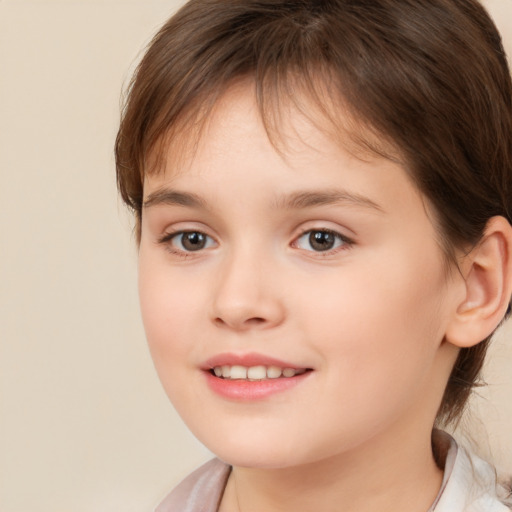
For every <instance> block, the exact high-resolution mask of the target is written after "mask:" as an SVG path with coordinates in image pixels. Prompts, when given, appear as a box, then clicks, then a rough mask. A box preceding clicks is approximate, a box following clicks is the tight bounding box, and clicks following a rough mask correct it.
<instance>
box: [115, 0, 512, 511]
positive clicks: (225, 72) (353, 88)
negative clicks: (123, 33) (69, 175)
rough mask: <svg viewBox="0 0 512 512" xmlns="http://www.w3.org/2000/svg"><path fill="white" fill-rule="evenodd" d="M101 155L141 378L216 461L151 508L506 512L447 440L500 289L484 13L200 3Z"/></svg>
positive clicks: (499, 310)
mask: <svg viewBox="0 0 512 512" xmlns="http://www.w3.org/2000/svg"><path fill="white" fill-rule="evenodd" d="M116 159H117V173H118V183H119V189H120V192H121V195H122V197H123V199H124V200H125V202H126V203H127V204H128V205H129V206H130V207H131V208H132V209H133V210H134V212H135V216H136V221H137V224H136V229H137V234H138V243H139V286H140V299H141V307H142V316H143V321H144V325H145V329H146V334H147V338H148V342H149V346H150V349H151V353H152V356H153V359H154V362H155V366H156V369H157V371H158V373H159V376H160V379H161V381H162V383H163V386H164V388H165V390H166V392H167V394H168V395H169V398H170V399H171V401H172V402H173V404H174V406H175V407H176V409H177V410H178V412H179V413H180V415H181V416H182V417H183V419H184V421H185V422H186V423H187V425H188V426H189V428H190V429H191V430H192V432H193V433H194V434H195V435H196V436H197V437H198V438H199V439H200V440H201V441H202V442H203V443H204V444H205V445H206V446H207V447H208V448H209V449H210V450H212V451H213V452H214V453H215V454H216V455H217V456H218V459H215V460H214V461H211V462H210V463H208V464H206V465H205V466H203V467H202V468H200V469H199V470H198V471H196V472H195V473H193V474H192V475H190V476H189V477H188V478H187V479H186V480H185V481H184V482H183V483H182V484H180V486H179V487H178V488H177V489H176V490H175V491H174V492H172V493H171V494H170V495H169V496H168V497H167V498H166V499H165V500H164V502H163V503H162V504H161V505H160V506H159V508H158V509H157V510H158V512H169V511H176V512H178V511H179V512H185V511H186V512H199V511H201V512H206V511H208V512H214V511H219V512H285V511H301V512H313V511H315V512H316V511H322V512H334V511H341V510H342V511H345V512H348V511H350V512H367V511H380V512H386V511H395V512H396V511H407V512H427V511H435V512H462V511H467V512H502V511H505V510H508V508H507V506H506V505H505V502H506V500H507V495H506V490H505V489H504V488H503V487H501V486H500V485H498V484H497V483H496V478H495V474H494V471H493V470H492V468H491V467H490V466H489V465H487V464H486V463H485V462H483V461H482V460H480V459H479V458H477V457H475V456H473V455H471V454H469V453H468V452H466V451H465V450H464V449H463V448H461V447H458V446H457V444H456V443H455V441H454V440H453V439H452V438H450V437H449V436H448V435H447V434H444V433H443V432H442V431H440V430H439V429H438V427H442V426H443V425H448V424H451V423H456V422H457V420H458V419H459V418H460V415H461V413H462V412H463V410H464V406H465V404H466V402H467V399H468V396H469V395H470V392H471V389H472V387H473V386H474V384H475V383H476V381H477V378H478V375H479V372H480V370H481V367H482V363H483V360H484V356H485V352H486V349H487V346H488V344H489V339H490V337H491V335H492V333H493V331H494V330H495V329H496V327H497V326H498V324H499V323H500V322H501V321H502V320H503V318H504V316H505V315H506V312H507V308H508V305H509V302H510V297H511V293H512V227H511V225H510V220H511V215H512V187H511V185H512V85H511V80H510V75H509V70H508V67H507V63H506V59H505V55H504V51H503V48H502V45H501V42H500V37H499V35H498V34H497V32H496V29H495V27H494V25H493V23H492V22H491V20H490V19H489V17H488V15H487V14H486V12H485V11H484V9H483V8H482V7H481V6H480V5H479V4H478V3H477V2H476V1H475V0H373V1H362V0H358V1H356V0H323V1H320V0H315V1H314V0H299V1H293V2H291V1H288V0H278V1H275V0H236V1H233V0H192V1H190V2H189V3H187V4H186V5H185V6H184V7H183V8H182V9H181V10H180V11H179V12H178V13H177V14H176V15H175V16H173V17H172V18H171V19H170V20H169V21H168V22H167V23H166V25H165V26H164V27H163V28H162V29H161V30H160V32H159V33H158V34H157V35H156V37H155V38H154V40H153V41H152V43H151V44H150V46H149V48H148V50H147V53H146V54H145V56H144V58H143V59H142V61H141V63H140V65H139V67H138V70H137V72H136V74H135V77H134V79H133V81H132V84H131V87H130V91H129V95H128V98H127V102H126V105H125V108H124V112H123V118H122V122H121V127H120V130H119V134H118V138H117V143H116ZM434 427H435V428H434Z"/></svg>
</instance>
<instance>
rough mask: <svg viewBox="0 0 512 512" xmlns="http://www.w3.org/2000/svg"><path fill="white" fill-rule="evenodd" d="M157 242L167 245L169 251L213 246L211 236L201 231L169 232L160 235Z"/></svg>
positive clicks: (196, 249)
mask: <svg viewBox="0 0 512 512" xmlns="http://www.w3.org/2000/svg"><path fill="white" fill-rule="evenodd" d="M159 242H160V243H161V244H164V245H166V246H168V248H169V250H171V252H180V253H187V252H197V251H201V250H202V249H208V248H210V247H213V246H215V241H214V240H213V238H212V237H211V236H208V235H205V234H204V233H201V231H179V232H175V233H169V234H167V235H165V236H164V237H162V238H161V239H160V240H159Z"/></svg>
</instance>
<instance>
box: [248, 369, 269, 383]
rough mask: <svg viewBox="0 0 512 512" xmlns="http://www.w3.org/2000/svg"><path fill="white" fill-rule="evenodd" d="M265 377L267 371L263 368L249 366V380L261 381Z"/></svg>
mask: <svg viewBox="0 0 512 512" xmlns="http://www.w3.org/2000/svg"><path fill="white" fill-rule="evenodd" d="M266 377H267V369H266V368H265V367H264V366H251V367H250V368H249V369H248V370H247V378H248V379H250V380H261V379H265V378H266Z"/></svg>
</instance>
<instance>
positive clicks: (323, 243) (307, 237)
mask: <svg viewBox="0 0 512 512" xmlns="http://www.w3.org/2000/svg"><path fill="white" fill-rule="evenodd" d="M351 243H352V242H351V241H350V240H349V239H348V238H346V237H344V236H343V235H341V234H340V233H337V232H336V231H331V230H329V229H310V230H309V231H306V232H304V233H303V234H302V235H301V236H299V238H297V241H296V242H295V244H294V245H295V246H296V247H298V248H299V249H304V250H306V251H315V252H327V251H332V250H333V249H338V248H340V247H343V246H344V245H347V246H350V245H351Z"/></svg>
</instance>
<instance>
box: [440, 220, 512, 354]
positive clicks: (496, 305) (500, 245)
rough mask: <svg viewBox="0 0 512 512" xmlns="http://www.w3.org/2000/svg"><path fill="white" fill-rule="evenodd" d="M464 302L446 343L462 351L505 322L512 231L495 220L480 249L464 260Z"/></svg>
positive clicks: (511, 286) (510, 291) (511, 270)
mask: <svg viewBox="0 0 512 512" xmlns="http://www.w3.org/2000/svg"><path fill="white" fill-rule="evenodd" d="M460 268H461V272H462V275H463V279H464V283H463V286H464V294H463V299H462V300H459V303H458V304H456V311H455V312H454V315H453V317H452V318H451V320H450V322H449V325H448V327H447V331H446V340H447V341H448V342H449V343H451V344H453V345H455V346H457V347H460V348H467V347H471V346H473V345H476V344H478V343H480V342H481V341H483V340H484V339H485V338H487V337H488V336H489V335H490V334H492V332H493V331H494V330H495V329H496V327H497V326H498V325H499V323H500V322H501V321H502V320H503V317H504V316H505V313H506V311H507V308H508V306H509V303H510V296H511V294H512V227H511V226H510V224H509V222H508V221H507V220H506V219H505V218H504V217H492V218H491V219H490V220H489V222H488V223H487V225H486V228H485V232H484V235H483V237H482V239H481V240H480V242H479V243H478V244H477V246H476V247H475V248H474V249H473V250H472V251H471V252H470V253H469V254H468V255H465V256H464V257H463V259H462V263H461V265H460Z"/></svg>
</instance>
